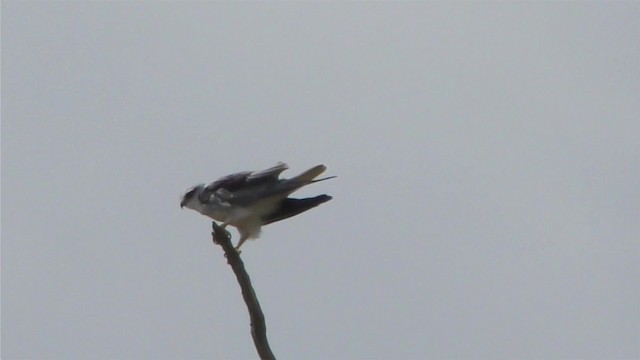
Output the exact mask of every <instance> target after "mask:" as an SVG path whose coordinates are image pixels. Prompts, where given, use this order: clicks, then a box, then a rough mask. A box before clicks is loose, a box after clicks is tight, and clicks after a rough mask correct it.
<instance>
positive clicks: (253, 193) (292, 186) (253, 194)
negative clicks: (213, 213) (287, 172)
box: [225, 179, 310, 206]
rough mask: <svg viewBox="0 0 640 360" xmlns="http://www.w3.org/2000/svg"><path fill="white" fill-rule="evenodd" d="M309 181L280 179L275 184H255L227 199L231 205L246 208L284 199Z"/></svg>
mask: <svg viewBox="0 0 640 360" xmlns="http://www.w3.org/2000/svg"><path fill="white" fill-rule="evenodd" d="M309 183H310V182H309V181H297V180H290V179H281V180H278V181H277V182H275V183H266V184H255V185H251V186H245V187H243V188H242V189H239V190H236V191H234V192H233V193H232V194H231V195H232V196H231V197H229V198H228V199H225V200H226V201H227V202H229V203H230V204H231V205H240V206H246V205H250V204H252V203H254V202H256V201H259V200H263V199H266V198H270V197H274V198H286V197H287V196H289V195H290V194H291V193H293V192H294V191H296V190H298V189H299V188H301V187H303V186H305V185H307V184H309Z"/></svg>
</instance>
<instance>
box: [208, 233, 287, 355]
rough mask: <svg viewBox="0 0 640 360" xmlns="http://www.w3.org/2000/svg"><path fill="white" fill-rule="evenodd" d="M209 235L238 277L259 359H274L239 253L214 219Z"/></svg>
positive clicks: (261, 316) (258, 305)
mask: <svg viewBox="0 0 640 360" xmlns="http://www.w3.org/2000/svg"><path fill="white" fill-rule="evenodd" d="M211 235H212V236H213V242H214V244H217V245H220V246H221V247H222V249H223V250H224V254H225V257H226V258H227V263H228V264H229V265H230V266H231V269H233V273H234V274H236V278H237V279H238V284H240V289H241V290H242V298H243V299H244V302H245V303H246V304H247V309H248V310H249V318H250V319H251V336H252V337H253V343H254V344H255V346H256V350H257V351H258V355H259V356H260V359H263V360H264V359H269V360H271V359H273V360H275V358H276V357H275V356H274V355H273V353H272V352H271V348H270V347H269V342H268V341H267V326H266V324H265V321H264V315H263V314H262V309H260V303H259V302H258V298H257V297H256V293H255V291H253V287H252V286H251V280H250V279H249V274H247V271H246V270H245V269H244V263H243V262H242V259H241V258H240V254H238V252H237V251H236V249H234V247H233V245H231V236H230V235H229V233H228V232H226V231H225V230H224V229H222V228H221V227H220V226H218V224H216V223H215V221H214V222H213V233H211Z"/></svg>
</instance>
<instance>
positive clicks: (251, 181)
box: [201, 163, 289, 205]
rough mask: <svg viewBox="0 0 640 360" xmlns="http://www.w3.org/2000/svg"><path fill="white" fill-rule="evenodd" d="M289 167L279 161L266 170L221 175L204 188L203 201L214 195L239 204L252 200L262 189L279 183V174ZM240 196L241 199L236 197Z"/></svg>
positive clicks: (207, 200) (205, 201)
mask: <svg viewBox="0 0 640 360" xmlns="http://www.w3.org/2000/svg"><path fill="white" fill-rule="evenodd" d="M288 168H289V167H288V166H287V164H284V163H278V164H276V165H275V166H273V167H271V168H269V169H266V170H260V171H242V172H238V173H234V174H231V175H227V176H224V177H221V178H220V179H218V180H216V181H214V182H212V183H210V184H209V185H207V186H206V187H205V188H204V190H203V192H202V194H201V201H202V202H203V203H207V202H209V200H210V199H211V197H212V196H217V197H219V198H221V199H222V200H225V201H228V202H230V203H231V202H233V203H235V204H238V205H240V203H242V204H244V203H247V202H250V199H252V198H256V195H258V194H259V193H260V191H261V190H264V189H267V188H272V187H273V186H275V185H276V184H278V182H279V180H278V176H280V173H282V172H283V171H284V170H286V169H288ZM238 196H239V197H240V200H237V199H236V198H237V197H238ZM257 198H260V196H258V197H257ZM232 199H233V200H232Z"/></svg>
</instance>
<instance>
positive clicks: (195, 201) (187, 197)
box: [180, 184, 204, 211]
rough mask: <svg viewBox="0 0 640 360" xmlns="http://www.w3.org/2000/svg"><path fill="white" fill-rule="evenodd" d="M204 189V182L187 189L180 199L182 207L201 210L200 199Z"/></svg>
mask: <svg viewBox="0 0 640 360" xmlns="http://www.w3.org/2000/svg"><path fill="white" fill-rule="evenodd" d="M203 190H204V184H198V185H196V186H194V187H192V188H189V189H188V190H187V191H185V193H184V194H183V195H182V198H181V199H180V207H181V208H183V207H185V206H186V207H187V208H189V209H193V210H195V211H200V208H201V207H202V203H201V202H200V200H199V196H200V194H202V191H203Z"/></svg>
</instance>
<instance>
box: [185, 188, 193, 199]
mask: <svg viewBox="0 0 640 360" xmlns="http://www.w3.org/2000/svg"><path fill="white" fill-rule="evenodd" d="M195 192H196V189H191V190H189V191H187V192H186V193H185V194H184V196H183V199H189V198H191V197H193V194H194V193H195Z"/></svg>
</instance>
